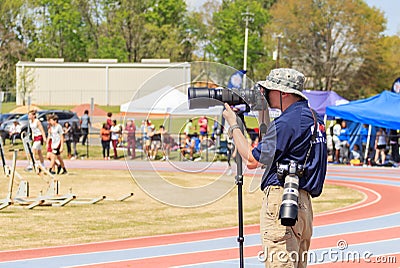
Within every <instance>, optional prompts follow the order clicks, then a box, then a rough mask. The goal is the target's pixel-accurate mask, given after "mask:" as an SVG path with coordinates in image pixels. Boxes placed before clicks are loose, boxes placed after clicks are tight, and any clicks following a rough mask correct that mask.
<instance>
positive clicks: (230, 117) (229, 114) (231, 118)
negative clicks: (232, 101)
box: [222, 103, 236, 126]
mask: <svg viewBox="0 0 400 268" xmlns="http://www.w3.org/2000/svg"><path fill="white" fill-rule="evenodd" d="M224 106H225V110H224V112H223V113H222V115H223V116H224V118H225V120H226V121H227V122H228V124H229V125H230V126H232V125H234V124H236V114H235V112H234V111H233V110H232V108H231V107H230V106H229V104H227V103H225V104H224Z"/></svg>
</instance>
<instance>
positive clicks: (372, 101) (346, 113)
mask: <svg viewBox="0 0 400 268" xmlns="http://www.w3.org/2000/svg"><path fill="white" fill-rule="evenodd" d="M399 108H400V94H397V93H393V92H389V91H383V92H382V93H380V94H378V95H376V96H373V97H370V98H367V99H362V100H356V101H351V102H349V103H348V104H343V105H340V106H329V107H327V108H326V114H327V115H328V116H335V117H340V118H342V119H345V120H350V121H353V122H357V123H362V124H368V125H369V131H368V142H367V144H368V145H367V146H368V147H369V144H370V137H371V133H372V132H373V130H372V126H374V127H382V128H386V129H400V113H399V112H398V111H399ZM360 130H361V127H360V128H359V130H358V132H357V130H356V131H355V132H357V133H354V132H353V135H354V134H355V136H356V137H358V139H355V141H353V142H352V144H351V146H353V145H354V143H357V144H360V142H361V141H360V135H359V131H360Z"/></svg>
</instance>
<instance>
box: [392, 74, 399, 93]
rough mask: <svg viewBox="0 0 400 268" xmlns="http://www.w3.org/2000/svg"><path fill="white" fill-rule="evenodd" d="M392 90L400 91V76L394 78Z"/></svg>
mask: <svg viewBox="0 0 400 268" xmlns="http://www.w3.org/2000/svg"><path fill="white" fill-rule="evenodd" d="M392 92H394V93H400V77H398V78H397V79H396V80H394V82H393V85H392Z"/></svg>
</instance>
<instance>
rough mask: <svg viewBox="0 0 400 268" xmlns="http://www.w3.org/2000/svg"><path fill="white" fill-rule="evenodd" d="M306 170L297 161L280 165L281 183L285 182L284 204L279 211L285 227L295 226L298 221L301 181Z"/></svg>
mask: <svg viewBox="0 0 400 268" xmlns="http://www.w3.org/2000/svg"><path fill="white" fill-rule="evenodd" d="M303 174H304V169H303V166H302V165H299V164H297V163H296V162H295V161H290V163H289V164H286V165H285V164H279V165H278V170H277V175H278V179H279V180H280V181H285V183H284V186H283V188H284V189H283V195H282V204H281V207H280V209H279V219H280V220H281V224H282V225H284V226H293V225H295V224H296V221H297V214H298V209H299V205H298V203H297V202H298V198H299V180H300V178H302V177H303Z"/></svg>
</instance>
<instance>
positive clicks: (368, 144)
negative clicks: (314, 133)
mask: <svg viewBox="0 0 400 268" xmlns="http://www.w3.org/2000/svg"><path fill="white" fill-rule="evenodd" d="M388 133H389V134H388ZM357 136H358V137H357ZM352 138H353V139H356V140H357V142H351V140H352ZM399 138H400V135H399V132H398V131H397V130H387V129H384V128H378V129H377V131H376V133H374V134H371V140H369V141H368V125H366V124H364V125H362V127H361V129H360V131H359V133H358V134H351V133H350V132H349V129H348V127H347V122H346V121H344V120H342V121H340V120H337V121H336V123H335V124H334V125H333V127H331V128H329V129H328V131H327V144H328V151H329V155H328V161H329V162H332V163H334V164H351V165H364V164H365V165H371V166H398V164H399V162H400V156H399Z"/></svg>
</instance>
